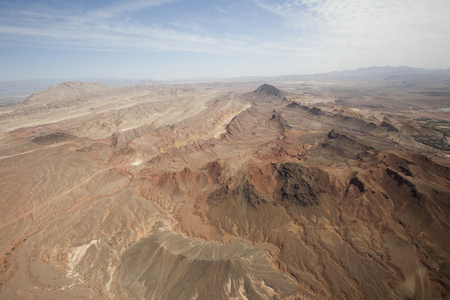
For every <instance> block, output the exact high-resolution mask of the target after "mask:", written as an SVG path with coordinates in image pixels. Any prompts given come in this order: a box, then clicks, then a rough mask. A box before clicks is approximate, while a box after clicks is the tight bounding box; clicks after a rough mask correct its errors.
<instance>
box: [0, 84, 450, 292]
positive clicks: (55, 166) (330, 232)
mask: <svg viewBox="0 0 450 300" xmlns="http://www.w3.org/2000/svg"><path fill="white" fill-rule="evenodd" d="M280 86H281V87H283V88H279V87H277V86H273V85H269V84H264V85H261V84H260V83H255V82H241V83H236V84H234V85H233V84H225V83H223V84H220V83H206V84H172V85H165V84H160V83H150V84H140V85H135V86H130V87H112V86H107V85H103V84H92V83H81V82H67V83H63V84H61V85H58V86H54V87H51V88H49V89H47V90H45V91H41V92H36V93H34V94H33V95H32V96H30V97H29V98H28V99H27V101H25V102H22V103H20V104H16V105H12V106H8V107H4V108H0V130H1V132H0V230H1V232H2V233H1V234H0V258H1V259H2V266H1V269H0V298H2V299H34V298H42V299H49V298H53V299H72V298H75V299H405V298H406V299H413V298H414V299H432V298H438V299H439V298H446V297H450V252H449V249H450V240H449V239H448V233H449V229H450V221H449V220H450V202H449V199H450V160H449V148H448V141H447V139H448V134H449V133H450V130H449V128H450V127H449V126H450V125H449V124H450V116H449V113H448V112H444V111H437V110H434V111H432V110H420V111H418V110H416V111H411V110H410V108H409V106H407V105H406V106H405V105H396V106H395V107H392V108H388V106H387V105H384V104H386V103H388V102H379V103H378V106H370V105H368V104H367V103H369V104H371V103H372V102H370V101H365V102H364V101H362V102H361V105H360V106H357V107H356V106H354V105H353V104H352V105H350V104H349V103H350V102H349V101H350V100H351V103H353V102H354V98H355V97H356V96H355V94H352V96H351V99H350V98H349V99H350V100H349V99H340V101H339V99H337V97H335V95H333V94H330V93H329V91H324V90H321V92H319V91H316V92H311V91H310V90H309V88H310V86H308V89H307V90H305V92H299V89H301V86H302V85H300V83H298V82H293V81H290V82H288V81H285V82H283V83H280ZM284 88H286V89H284ZM306 91H307V92H306ZM390 92H391V91H386V93H390ZM403 92H404V91H402V93H403ZM352 93H353V90H352ZM405 93H406V92H405ZM371 95H372V94H370V93H369V94H368V95H366V97H369V98H370V97H372V96H371ZM396 95H397V96H396V97H397V98H396V99H398V98H399V97H400V96H399V95H402V94H401V93H399V94H396ZM424 97H427V98H426V102H425V103H432V99H433V96H426V95H425V96H424ZM430 97H431V98H430ZM439 99H440V100H439V101H441V102H440V103H441V104H442V103H444V104H445V101H444V100H442V99H441V98H439ZM372 100H373V99H372ZM352 101H353V102H352ZM399 101H400V100H399ZM417 101H418V100H417ZM396 103H397V102H396ZM398 103H400V102H398ZM414 103H415V104H414V105H415V106H416V105H417V102H414ZM447 103H448V102H447ZM449 106H450V105H449ZM405 107H407V108H405ZM434 108H435V107H434ZM389 109H391V110H389Z"/></svg>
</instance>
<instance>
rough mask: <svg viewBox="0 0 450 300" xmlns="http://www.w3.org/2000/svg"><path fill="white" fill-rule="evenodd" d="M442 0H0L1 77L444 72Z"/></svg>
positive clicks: (448, 35) (447, 25)
mask: <svg viewBox="0 0 450 300" xmlns="http://www.w3.org/2000/svg"><path fill="white" fill-rule="evenodd" d="M449 15H450V1H448V0H426V1H424V0H420V1H418V0H390V1H386V0H379V1H373V0H370V1H369V0H358V1H357V0H353V1H350V0H287V1H269V0H241V1H237V0H236V1H235V0H220V1H219V0H209V1H206V0H202V1H192V0H127V1H124V0H116V1H106V0H96V1H93V0H90V1H86V0H84V1H63V0H33V1H25V0H22V1H20V0H14V1H2V0H0V81H8V80H20V79H35V78H54V79H59V78H61V79H76V78H83V77H84V78H86V77H89V78H92V77H95V78H130V79H149V78H153V79H161V80H169V79H181V78H195V77H216V78H220V77H238V76H255V75H261V76H266V75H282V74H307V73H319V72H328V71H335V70H347V69H356V68H359V67H368V66H374V65H379V66H384V65H391V66H399V65H408V66H412V67H423V68H433V69H436V68H450V55H449V53H450V18H449V17H448V16H449Z"/></svg>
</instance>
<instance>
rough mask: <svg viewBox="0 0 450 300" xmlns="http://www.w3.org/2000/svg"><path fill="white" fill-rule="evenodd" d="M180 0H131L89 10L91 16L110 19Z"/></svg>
mask: <svg viewBox="0 0 450 300" xmlns="http://www.w3.org/2000/svg"><path fill="white" fill-rule="evenodd" d="M179 1H180V0H130V1H124V2H118V3H115V4H113V5H111V6H107V7H104V8H101V9H98V10H95V11H91V12H89V14H88V15H89V17H96V18H102V19H109V18H112V17H116V16H120V15H122V14H124V13H126V12H133V11H138V10H144V9H149V8H152V7H157V6H161V5H165V4H168V3H172V2H179Z"/></svg>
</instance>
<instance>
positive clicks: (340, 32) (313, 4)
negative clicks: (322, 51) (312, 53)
mask: <svg viewBox="0 0 450 300" xmlns="http://www.w3.org/2000/svg"><path fill="white" fill-rule="evenodd" d="M255 2H256V4H257V5H258V6H259V7H260V8H262V9H264V10H266V11H269V12H271V13H274V14H276V15H278V16H280V17H281V18H282V19H283V20H284V23H285V25H286V26H287V27H288V28H291V29H292V30H297V31H298V33H300V34H302V35H304V36H308V37H309V38H310V41H311V42H322V43H327V44H328V45H329V47H355V48H373V49H375V48H379V47H382V48H386V49H389V48H393V47H394V48H395V47H402V48H407V47H413V46H414V47H417V46H419V45H422V46H424V44H428V46H435V47H437V46H439V45H442V46H446V47H448V46H450V42H449V41H450V39H447V41H443V40H442V39H443V38H444V37H449V36H450V18H449V17H448V14H449V13H450V2H449V1H446V0H427V1H421V0H420V1H419V0H391V1H369V0H360V1H349V0H288V1H284V2H279V3H273V2H266V1H263V0H255ZM430 43H431V44H432V45H430ZM442 43H443V44H442ZM323 46H325V45H323Z"/></svg>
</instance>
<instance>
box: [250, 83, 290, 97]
mask: <svg viewBox="0 0 450 300" xmlns="http://www.w3.org/2000/svg"><path fill="white" fill-rule="evenodd" d="M255 93H257V94H264V95H270V96H276V97H280V96H283V92H282V91H280V90H279V89H277V88H276V87H274V86H273V85H269V84H263V85H261V86H260V87H258V88H257V89H256V90H255Z"/></svg>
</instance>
